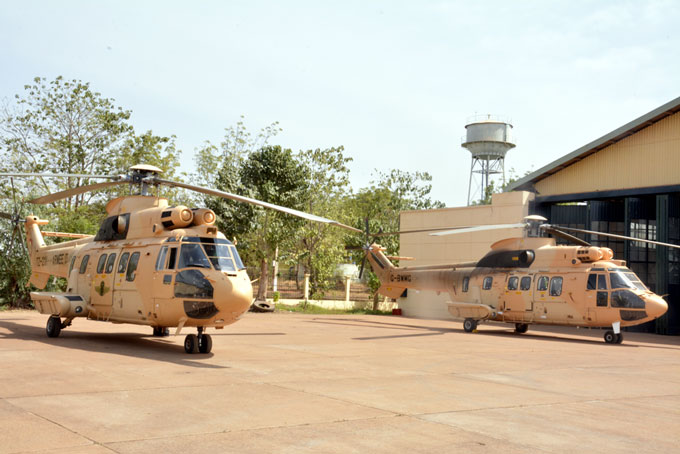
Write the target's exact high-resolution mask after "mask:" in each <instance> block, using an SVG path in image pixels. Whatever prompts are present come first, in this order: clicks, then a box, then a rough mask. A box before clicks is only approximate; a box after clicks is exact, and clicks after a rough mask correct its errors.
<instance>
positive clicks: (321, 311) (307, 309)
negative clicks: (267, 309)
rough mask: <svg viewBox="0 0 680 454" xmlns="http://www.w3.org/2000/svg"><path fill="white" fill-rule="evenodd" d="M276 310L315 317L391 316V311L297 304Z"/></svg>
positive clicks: (281, 305)
mask: <svg viewBox="0 0 680 454" xmlns="http://www.w3.org/2000/svg"><path fill="white" fill-rule="evenodd" d="M276 310H277V311H279V312H298V313H301V314H316V315H347V314H359V315H392V312H391V311H373V310H370V309H328V308H326V307H321V306H317V305H315V304H309V303H308V304H307V305H306V306H305V305H303V304H297V305H295V306H289V305H287V304H277V305H276Z"/></svg>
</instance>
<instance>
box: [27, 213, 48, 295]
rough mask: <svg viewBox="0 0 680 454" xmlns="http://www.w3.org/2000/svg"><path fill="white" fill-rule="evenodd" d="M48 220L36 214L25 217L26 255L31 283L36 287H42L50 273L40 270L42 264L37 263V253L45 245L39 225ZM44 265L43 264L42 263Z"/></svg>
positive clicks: (46, 222) (44, 223)
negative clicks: (29, 267)
mask: <svg viewBox="0 0 680 454" xmlns="http://www.w3.org/2000/svg"><path fill="white" fill-rule="evenodd" d="M48 223H49V221H46V220H43V219H40V218H38V217H37V216H28V217H27V218H26V246H27V247H28V255H29V259H30V261H31V281H30V282H31V284H33V285H35V286H36V287H37V288H44V287H45V286H46V285H47V281H48V280H49V278H50V273H43V272H40V269H41V268H42V266H41V265H40V264H39V263H38V258H37V254H38V252H40V250H41V249H42V248H44V247H45V239H44V238H43V236H42V233H40V228H39V227H38V226H40V225H46V224H48ZM43 265H44V264H43Z"/></svg>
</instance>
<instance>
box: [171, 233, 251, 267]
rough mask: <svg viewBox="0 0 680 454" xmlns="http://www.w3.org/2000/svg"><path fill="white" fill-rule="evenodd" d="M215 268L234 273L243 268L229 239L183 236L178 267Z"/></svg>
mask: <svg viewBox="0 0 680 454" xmlns="http://www.w3.org/2000/svg"><path fill="white" fill-rule="evenodd" d="M188 267H198V268H211V267H212V268H215V269H216V270H218V271H225V272H228V273H235V272H236V271H237V270H242V269H245V266H244V265H243V262H242V261H241V257H239V255H238V252H237V251H236V248H235V247H234V245H233V244H232V243H231V241H229V240H225V239H223V238H202V237H184V238H183V239H182V249H181V252H180V259H179V268H188Z"/></svg>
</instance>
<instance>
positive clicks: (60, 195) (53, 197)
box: [29, 180, 128, 204]
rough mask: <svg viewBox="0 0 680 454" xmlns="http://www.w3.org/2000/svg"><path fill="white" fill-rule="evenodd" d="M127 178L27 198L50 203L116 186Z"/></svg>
mask: <svg viewBox="0 0 680 454" xmlns="http://www.w3.org/2000/svg"><path fill="white" fill-rule="evenodd" d="M127 182H128V181H127V180H121V181H107V182H105V183H95V184H88V185H86V186H78V187H77V188H73V189H67V190H66V191H60V192H55V193H54V194H48V195H45V196H42V197H38V198H37V199H33V200H29V202H30V203H41V204H44V203H51V202H56V201H57V200H61V199H66V198H68V197H73V196H74V195H78V194H83V193H85V192H90V191H96V190H97V189H104V188H108V187H111V186H117V185H119V184H125V183H127Z"/></svg>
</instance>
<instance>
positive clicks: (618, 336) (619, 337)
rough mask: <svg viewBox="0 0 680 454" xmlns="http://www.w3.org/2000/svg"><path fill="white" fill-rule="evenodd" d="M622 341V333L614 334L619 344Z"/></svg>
mask: <svg viewBox="0 0 680 454" xmlns="http://www.w3.org/2000/svg"><path fill="white" fill-rule="evenodd" d="M622 342H623V333H619V334H617V335H616V342H615V343H617V344H620V343H622Z"/></svg>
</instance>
